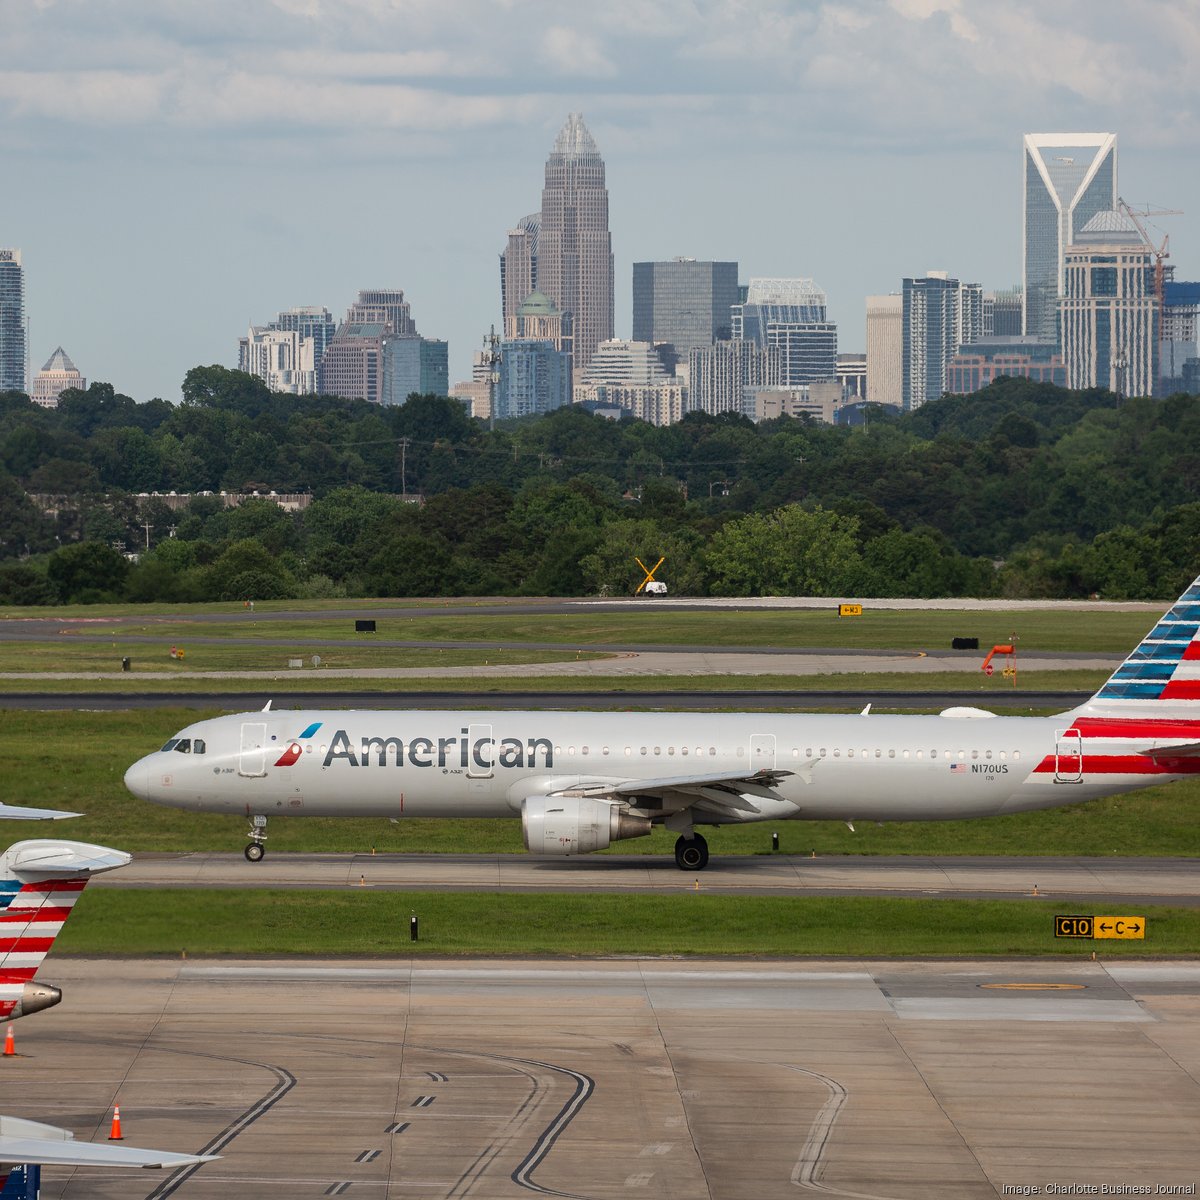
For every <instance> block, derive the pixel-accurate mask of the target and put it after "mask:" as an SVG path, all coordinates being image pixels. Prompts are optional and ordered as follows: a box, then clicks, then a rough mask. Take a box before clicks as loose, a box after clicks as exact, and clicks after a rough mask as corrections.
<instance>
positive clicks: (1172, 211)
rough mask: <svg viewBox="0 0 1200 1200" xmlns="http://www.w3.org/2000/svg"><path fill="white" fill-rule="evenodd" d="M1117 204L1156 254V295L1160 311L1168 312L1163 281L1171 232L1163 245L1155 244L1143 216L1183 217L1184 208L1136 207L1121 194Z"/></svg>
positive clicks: (1164, 237) (1168, 255) (1169, 255)
mask: <svg viewBox="0 0 1200 1200" xmlns="http://www.w3.org/2000/svg"><path fill="white" fill-rule="evenodd" d="M1117 206H1118V207H1119V208H1120V210H1121V211H1122V212H1123V213H1124V214H1125V215H1126V216H1127V217H1128V218H1129V219H1130V220H1131V221H1132V222H1133V223H1134V225H1135V226H1136V227H1137V231H1138V233H1140V234H1141V235H1142V240H1143V241H1144V242H1145V243H1146V245H1147V246H1149V247H1150V251H1151V253H1152V254H1153V255H1154V295H1155V296H1156V297H1157V298H1158V311H1159V313H1160V315H1161V314H1163V313H1165V312H1166V304H1165V301H1166V287H1165V286H1164V282H1163V275H1164V273H1165V272H1164V269H1163V262H1164V261H1165V260H1166V259H1168V258H1170V257H1171V251H1170V249H1169V248H1168V247H1169V246H1170V244H1171V236H1170V234H1167V233H1164V234H1163V240H1162V245H1161V246H1156V245H1155V244H1154V239H1153V238H1152V237H1151V236H1150V231H1149V230H1148V229H1147V228H1146V226H1145V223H1144V220H1143V218H1148V217H1181V216H1183V211H1182V209H1178V208H1151V207H1150V205H1149V204H1147V205H1146V206H1145V207H1144V208H1140V209H1135V208H1134V207H1133V206H1132V205H1131V204H1127V203H1126V202H1125V201H1124V200H1122V199H1121V197H1120V196H1118V197H1117Z"/></svg>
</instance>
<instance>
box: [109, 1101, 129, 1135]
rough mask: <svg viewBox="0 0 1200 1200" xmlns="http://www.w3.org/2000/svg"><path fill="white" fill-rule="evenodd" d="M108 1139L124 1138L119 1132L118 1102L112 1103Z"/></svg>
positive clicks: (119, 1112) (119, 1108) (119, 1114)
mask: <svg viewBox="0 0 1200 1200" xmlns="http://www.w3.org/2000/svg"><path fill="white" fill-rule="evenodd" d="M108 1140H109V1141H110V1142H123V1141H124V1140H125V1137H124V1135H123V1134H122V1133H121V1106H120V1105H119V1104H114V1105H113V1120H112V1129H111V1130H109V1134H108Z"/></svg>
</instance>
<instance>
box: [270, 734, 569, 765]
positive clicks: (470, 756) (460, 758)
mask: <svg viewBox="0 0 1200 1200" xmlns="http://www.w3.org/2000/svg"><path fill="white" fill-rule="evenodd" d="M297 757H299V756H298V755H297ZM293 761H294V760H293ZM335 762H344V763H347V764H348V765H350V766H352V767H370V766H376V767H386V766H395V767H402V766H405V765H407V766H410V767H458V768H462V769H464V770H470V769H472V768H477V769H479V770H487V769H488V768H489V767H492V766H498V767H536V766H544V767H552V766H554V743H553V742H551V741H550V739H549V738H542V737H535V738H527V739H524V740H523V739H521V738H514V737H506V738H494V737H477V738H475V740H474V741H472V740H471V736H470V730H468V729H463V730H461V731H460V733H459V734H458V735H457V736H455V737H439V738H430V737H415V738H409V740H408V741H407V742H406V741H404V739H403V738H398V737H364V738H361V739H360V740H359V743H358V746H357V747H355V745H354V743H353V742H352V741H351V739H350V735H349V734H348V733H347V732H346V731H345V730H344V729H339V730H337V732H336V733H334V735H333V739H332V740H331V741H330V743H329V749H328V750H327V751H326V752H325V761H324V762H323V763H322V765H323V766H326V767H328V766H332V765H333V763H335ZM276 765H280V764H276ZM285 765H286V764H285Z"/></svg>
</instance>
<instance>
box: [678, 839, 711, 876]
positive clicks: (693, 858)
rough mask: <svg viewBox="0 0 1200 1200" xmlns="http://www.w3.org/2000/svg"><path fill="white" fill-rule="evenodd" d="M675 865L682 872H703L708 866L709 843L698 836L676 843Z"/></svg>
mask: <svg viewBox="0 0 1200 1200" xmlns="http://www.w3.org/2000/svg"><path fill="white" fill-rule="evenodd" d="M675 865H676V866H677V867H678V868H679V869H680V870H681V871H703V870H704V868H705V867H707V866H708V843H707V842H706V841H705V840H704V839H703V838H702V837H701V836H700V835H699V834H698V833H694V834H692V836H691V837H681V838H679V839H678V841H676V843H675Z"/></svg>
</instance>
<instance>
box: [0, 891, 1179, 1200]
mask: <svg viewBox="0 0 1200 1200" xmlns="http://www.w3.org/2000/svg"><path fill="white" fill-rule="evenodd" d="M248 919H253V916H252V914H248ZM47 965H48V966H52V967H53V970H52V971H48V972H47V975H48V977H50V978H53V980H54V981H55V982H57V983H58V984H60V985H62V986H63V987H64V990H65V993H66V995H65V999H64V1001H63V1003H62V1004H61V1005H60V1006H59V1007H58V1008H56V1009H53V1010H51V1011H49V1012H46V1013H42V1014H38V1015H37V1016H35V1017H33V1018H30V1019H29V1020H25V1021H21V1022H20V1023H19V1025H18V1026H17V1034H18V1037H17V1048H18V1052H19V1056H18V1057H15V1058H4V1059H2V1060H0V1076H2V1077H3V1080H4V1090H5V1093H6V1096H7V1100H6V1105H5V1108H6V1111H11V1112H19V1113H20V1115H22V1116H26V1117H30V1118H33V1119H36V1120H43V1121H49V1122H53V1123H55V1124H62V1125H66V1126H68V1127H70V1128H72V1129H74V1130H75V1131H76V1133H77V1136H79V1137H80V1138H83V1139H91V1140H98V1141H102V1140H103V1139H104V1137H105V1134H106V1132H107V1127H108V1116H109V1113H110V1111H111V1106H112V1105H113V1104H114V1103H119V1104H120V1105H121V1114H122V1118H123V1123H124V1131H125V1136H126V1138H127V1139H129V1141H130V1142H131V1143H132V1144H141V1145H153V1146H162V1147H170V1148H173V1149H176V1150H180V1151H201V1150H207V1151H215V1152H217V1153H220V1154H222V1155H223V1156H224V1157H223V1158H222V1160H221V1161H220V1162H215V1163H210V1164H208V1165H207V1166H204V1167H202V1168H199V1169H198V1170H196V1171H194V1172H190V1173H176V1174H172V1175H166V1176H160V1175H159V1174H158V1173H157V1172H155V1173H150V1172H145V1171H136V1172H122V1173H117V1172H109V1173H101V1172H99V1171H95V1170H77V1171H71V1170H68V1169H65V1168H58V1169H53V1170H50V1169H48V1170H47V1171H46V1173H45V1175H44V1178H43V1185H44V1186H43V1198H44V1200H83V1198H85V1197H86V1198H87V1200H107V1198H112V1200H116V1198H118V1197H120V1198H121V1200H129V1198H130V1197H138V1198H141V1197H146V1198H147V1200H165V1198H166V1197H168V1196H177V1197H179V1198H180V1200H228V1198H229V1197H232V1196H253V1197H262V1198H264V1200H273V1198H275V1197H279V1198H280V1200H283V1198H285V1197H286V1198H288V1200H291V1198H293V1197H302V1196H314V1197H318V1196H349V1197H351V1198H353V1197H355V1196H358V1197H378V1198H384V1197H388V1198H394V1197H421V1198H422V1200H439V1198H446V1200H449V1198H451V1197H455V1198H460V1197H470V1198H471V1200H515V1198H518V1197H522V1196H530V1195H534V1194H536V1195H541V1196H546V1195H552V1196H558V1197H572V1198H575V1200H609V1198H615V1197H647V1198H654V1200H660V1198H661V1200H703V1198H707V1200H776V1198H779V1200H782V1198H784V1197H795V1196H803V1195H807V1194H812V1193H817V1194H825V1195H835V1196H847V1197H858V1198H859V1200H929V1198H930V1197H934V1198H939V1200H940V1198H943V1197H944V1198H946V1200H984V1198H988V1200H993V1198H995V1197H997V1196H1001V1195H1014V1194H1021V1193H1020V1192H1018V1191H1016V1190H1015V1189H1022V1188H1025V1189H1029V1188H1039V1189H1040V1193H1030V1192H1028V1191H1026V1192H1025V1193H1024V1194H1042V1195H1046V1194H1050V1193H1049V1192H1048V1187H1049V1186H1050V1185H1054V1186H1055V1187H1058V1188H1060V1189H1067V1188H1069V1187H1071V1185H1075V1188H1076V1190H1075V1191H1074V1192H1073V1193H1068V1192H1066V1191H1065V1190H1063V1191H1059V1192H1058V1193H1057V1194H1059V1195H1064V1194H1077V1195H1078V1194H1086V1193H1085V1192H1083V1191H1082V1190H1081V1189H1082V1188H1085V1187H1093V1188H1095V1189H1096V1191H1095V1192H1093V1193H1092V1194H1098V1192H1099V1189H1100V1188H1101V1187H1108V1188H1109V1189H1110V1191H1109V1193H1108V1194H1109V1195H1114V1194H1123V1195H1128V1194H1136V1193H1131V1192H1130V1191H1129V1190H1128V1189H1132V1188H1146V1189H1148V1190H1149V1191H1150V1192H1151V1193H1153V1190H1154V1189H1155V1188H1164V1187H1165V1188H1179V1189H1185V1188H1186V1189H1190V1188H1193V1187H1194V1185H1195V1184H1196V1182H1197V1180H1198V1179H1200V1139H1198V1138H1197V1131H1198V1130H1200V1082H1198V1081H1200V965H1198V964H1195V963H1185V964H1177V963H1158V962H1137V963H1130V962H1120V963H1112V964H1108V963H1104V962H1099V963H1089V962H1078V961H1071V962H1070V963H1053V962H1042V961H1039V962H1037V963H1029V962H993V961H989V962H979V963H972V962H955V963H948V964H938V963H927V962H920V963H895V962H888V963H872V962H827V963H821V962H806V963H802V964H801V963H795V962H784V961H771V962H755V963H750V964H736V963H728V962H707V961H690V962H680V961H666V960H649V959H636V960H624V961H595V962H587V963H579V962H562V961H515V960H513V961H510V960H503V961H488V962H469V961H450V960H443V961H437V962H434V961H419V962H416V961H409V960H403V959H397V960H378V961H374V960H373V961H365V960H350V961H338V960H326V961H310V960H286V961H246V960H242V961H233V960H214V961H163V960H157V961H145V960H87V959H61V958H55V959H52V960H51V962H50V963H49V964H47ZM188 1171H190V1169H185V1172H188ZM1117 1188H1123V1189H1126V1190H1124V1191H1121V1192H1117V1191H1116V1190H1115V1189H1117ZM1157 1194H1159V1195H1162V1194H1170V1193H1164V1192H1161V1191H1160V1192H1158V1193H1157ZM1176 1194H1187V1193H1186V1192H1183V1193H1176Z"/></svg>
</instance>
